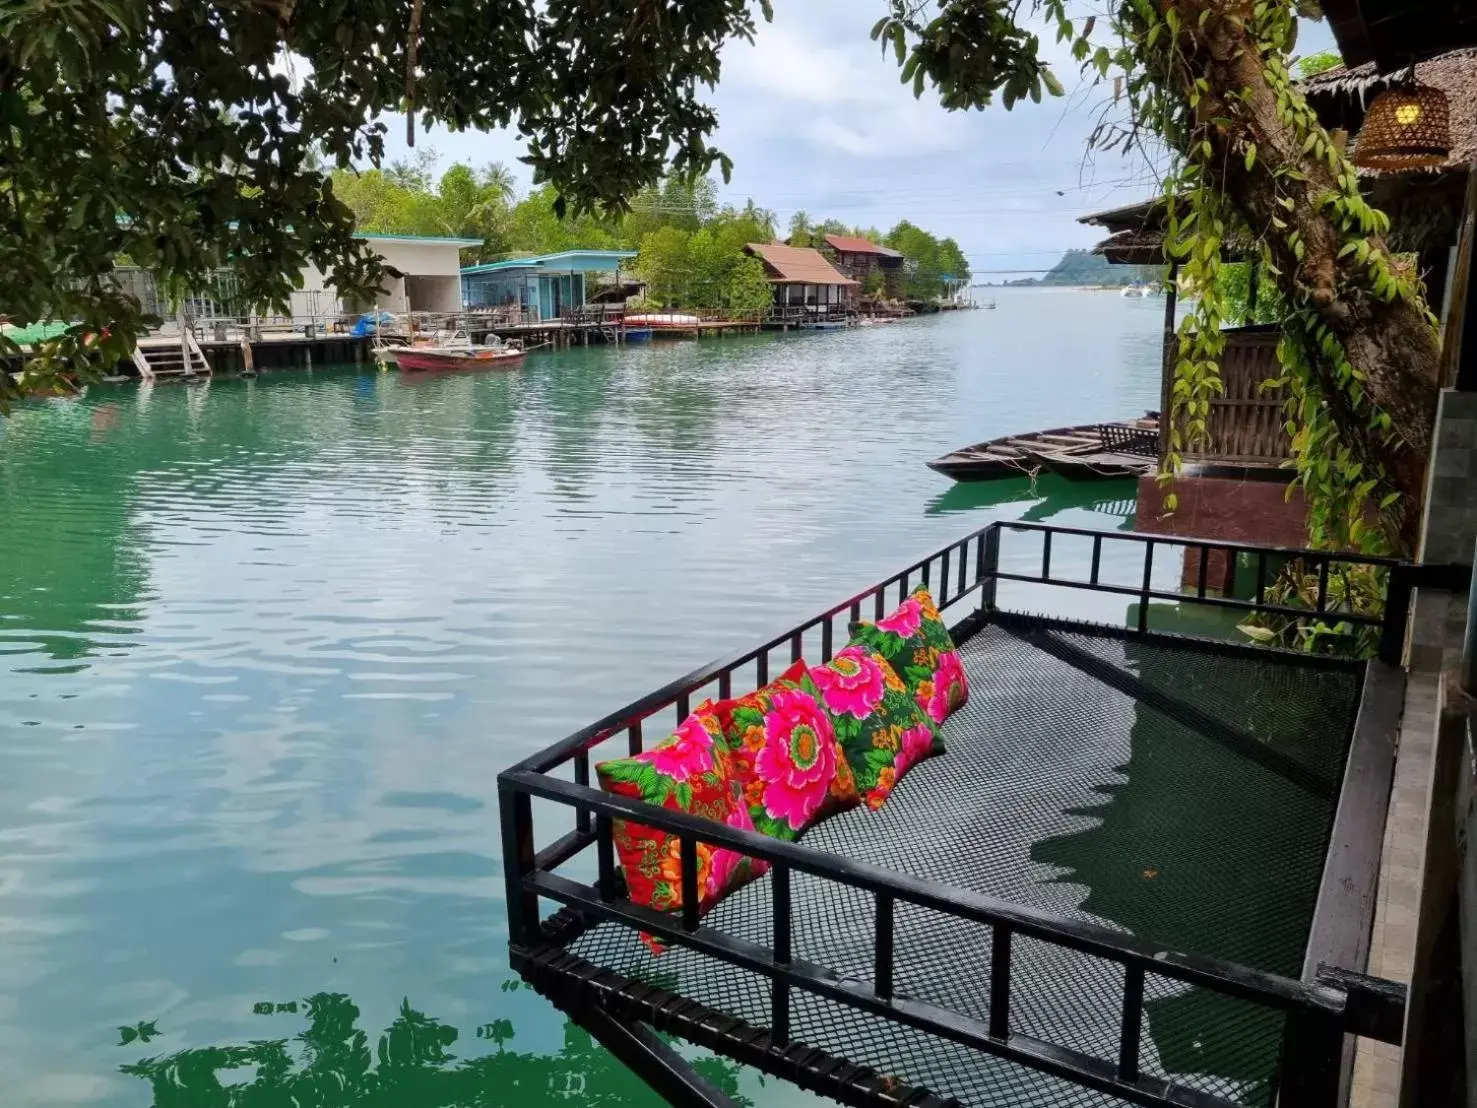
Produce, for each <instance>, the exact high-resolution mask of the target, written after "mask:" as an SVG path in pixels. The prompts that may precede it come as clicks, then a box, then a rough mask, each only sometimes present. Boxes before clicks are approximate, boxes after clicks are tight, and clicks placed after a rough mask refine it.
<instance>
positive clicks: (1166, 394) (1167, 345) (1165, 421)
mask: <svg viewBox="0 0 1477 1108" xmlns="http://www.w3.org/2000/svg"><path fill="white" fill-rule="evenodd" d="M1179 272H1180V263H1179V262H1177V261H1175V262H1170V263H1169V277H1168V278H1167V279H1166V282H1165V285H1166V287H1165V290H1164V348H1163V352H1162V355H1161V357H1160V361H1161V362H1162V365H1161V366H1160V371H1159V376H1160V382H1159V461H1160V462H1161V463H1162V462H1163V461H1164V459H1165V458H1167V457H1168V456H1169V423H1170V420H1171V419H1172V418H1173V416H1172V409H1173V406H1174V363H1175V360H1176V358H1175V355H1176V354H1177V353H1178V347H1179V342H1178V340H1177V339H1176V337H1175V331H1174V308H1175V300H1176V298H1177V297H1178V296H1179V284H1178V283H1177V282H1176V280H1175V279H1176V278H1177V277H1178V276H1179Z"/></svg>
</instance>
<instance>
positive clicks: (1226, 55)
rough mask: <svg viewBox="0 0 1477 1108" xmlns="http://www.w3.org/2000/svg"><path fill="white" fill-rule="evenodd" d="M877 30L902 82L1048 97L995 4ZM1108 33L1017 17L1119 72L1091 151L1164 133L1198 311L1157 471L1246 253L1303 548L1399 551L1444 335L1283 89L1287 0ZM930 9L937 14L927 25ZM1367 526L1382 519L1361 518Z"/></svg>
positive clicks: (950, 90) (1061, 2)
mask: <svg viewBox="0 0 1477 1108" xmlns="http://www.w3.org/2000/svg"><path fill="white" fill-rule="evenodd" d="M891 7H892V11H891V14H890V15H888V16H887V17H885V18H883V19H882V20H880V21H879V22H878V23H877V25H876V27H875V28H874V29H873V37H874V38H875V39H878V40H880V41H881V42H882V43H883V45H884V48H885V49H886V48H890V49H892V50H893V51H895V53H896V56H897V60H898V62H899V64H900V65H901V66H902V76H903V79H904V80H905V81H909V82H911V83H912V84H913V87H914V90H915V92H917V93H921V92H922V91H923V89H924V88H925V87H926V86H927V85H929V84H932V85H935V86H937V88H938V89H939V90H940V94H941V98H942V101H943V103H944V105H945V106H946V107H950V108H971V107H972V108H983V107H985V106H987V105H989V104H991V103H993V102H994V100H995V99H996V97H997V96H998V97H999V99H1000V100H1001V101H1002V102H1003V103H1004V105H1005V106H1006V107H1007V108H1008V107H1010V106H1012V105H1013V104H1014V103H1016V102H1017V101H1020V100H1023V99H1027V98H1029V99H1031V100H1035V101H1039V100H1040V99H1041V98H1042V95H1043V93H1046V94H1051V95H1056V94H1059V93H1060V92H1061V85H1060V83H1059V81H1058V80H1057V78H1056V77H1055V76H1054V75H1053V74H1052V73H1051V70H1050V68H1049V67H1048V66H1047V65H1046V64H1045V63H1044V62H1043V61H1042V60H1041V57H1040V42H1039V40H1038V38H1037V37H1036V36H1035V35H1034V34H1032V33H1030V31H1029V30H1028V29H1027V28H1025V27H1024V26H1022V25H1021V24H1020V23H1019V22H1018V21H1017V16H1018V15H1019V14H1021V12H1022V5H1017V4H1002V3H999V2H998V0H942V2H941V3H939V4H937V5H933V4H926V3H919V2H918V0H891ZM1108 7H1109V18H1108V20H1107V21H1106V22H1107V24H1108V30H1109V36H1110V41H1108V42H1106V43H1102V42H1098V41H1095V40H1094V39H1093V33H1094V31H1095V30H1096V24H1097V19H1096V18H1092V17H1090V18H1088V19H1086V20H1083V21H1081V22H1076V23H1074V22H1073V21H1072V20H1071V19H1070V18H1069V17H1068V12H1067V7H1066V3H1065V0H1034V2H1032V3H1031V4H1029V5H1026V6H1025V7H1024V10H1025V11H1027V12H1029V13H1030V14H1032V15H1034V16H1036V17H1037V18H1038V19H1044V20H1045V22H1046V24H1047V25H1048V26H1051V27H1054V28H1055V29H1056V33H1057V38H1058V41H1065V42H1069V43H1070V44H1071V48H1072V53H1073V55H1074V57H1076V58H1077V59H1078V60H1079V61H1080V62H1081V63H1083V68H1084V72H1087V73H1089V74H1094V73H1095V74H1096V75H1097V77H1098V78H1099V79H1102V80H1107V79H1109V78H1110V77H1111V78H1114V79H1116V80H1118V81H1121V83H1122V84H1121V87H1122V89H1123V91H1124V92H1125V93H1126V97H1125V104H1126V106H1127V116H1126V118H1125V119H1124V121H1123V122H1122V124H1121V125H1116V126H1104V127H1102V128H1100V129H1099V131H1098V133H1097V135H1096V136H1095V140H1094V141H1095V142H1097V143H1098V144H1099V145H1100V146H1103V147H1107V148H1113V147H1119V148H1122V149H1125V150H1126V149H1129V148H1131V147H1133V146H1135V145H1142V144H1144V143H1145V142H1146V141H1150V140H1156V139H1157V140H1161V141H1162V142H1163V143H1164V144H1165V146H1166V147H1167V148H1168V151H1169V155H1170V158H1171V166H1170V171H1169V173H1168V175H1167V178H1166V181H1165V189H1164V195H1165V201H1166V203H1167V205H1168V206H1169V209H1170V219H1169V235H1168V241H1167V247H1168V249H1169V251H1170V252H1171V254H1172V255H1173V256H1174V257H1175V258H1177V259H1178V260H1179V261H1180V263H1181V266H1182V274H1183V278H1184V280H1185V281H1186V282H1187V283H1188V285H1189V286H1190V291H1191V292H1192V294H1193V295H1194V296H1195V298H1196V301H1195V304H1196V307H1195V310H1194V312H1193V313H1192V314H1191V316H1190V317H1189V318H1188V319H1187V320H1186V321H1185V323H1184V325H1183V326H1182V327H1181V330H1180V356H1179V359H1178V362H1177V365H1176V371H1175V372H1176V379H1175V389H1174V402H1175V408H1176V411H1177V414H1178V415H1179V416H1180V418H1177V419H1176V420H1175V422H1174V430H1173V433H1172V452H1171V456H1170V458H1169V466H1170V469H1171V470H1173V469H1174V468H1176V467H1177V466H1178V463H1179V458H1180V456H1181V452H1182V451H1183V449H1184V448H1185V447H1186V445H1188V443H1190V442H1193V441H1195V440H1197V439H1199V438H1202V437H1203V436H1204V434H1205V430H1206V418H1207V416H1208V413H1209V402H1210V399H1211V397H1212V396H1213V395H1214V394H1215V393H1216V392H1218V391H1219V389H1220V378H1219V369H1218V359H1219V356H1220V354H1221V350H1222V348H1223V345H1224V339H1223V337H1222V335H1221V332H1220V327H1221V324H1222V322H1223V321H1224V320H1226V319H1227V311H1226V309H1227V304H1226V298H1225V289H1224V282H1222V281H1220V280H1219V276H1220V271H1221V265H1222V249H1223V247H1226V246H1228V245H1230V244H1233V243H1236V244H1240V245H1242V246H1244V247H1246V248H1249V249H1251V250H1252V251H1254V252H1256V253H1258V254H1259V255H1260V256H1261V258H1262V259H1263V261H1264V264H1265V266H1266V268H1267V270H1268V271H1269V272H1270V273H1271V274H1273V275H1274V276H1275V278H1276V280H1277V285H1278V289H1279V291H1280V292H1281V293H1282V295H1283V297H1284V298H1285V301H1286V303H1287V305H1288V307H1289V314H1288V316H1287V317H1286V320H1285V323H1284V338H1283V341H1282V344H1281V347H1280V350H1279V354H1280V357H1281V361H1282V365H1283V367H1284V374H1283V379H1282V384H1283V387H1284V389H1285V392H1286V396H1287V412H1288V423H1289V429H1290V430H1291V431H1292V433H1293V446H1294V451H1295V454H1296V461H1297V467H1298V480H1299V481H1300V482H1301V483H1302V485H1303V487H1304V488H1305V490H1306V492H1307V494H1308V499H1309V504H1310V521H1309V522H1310V532H1311V536H1312V538H1313V540H1314V542H1315V543H1318V544H1322V545H1331V546H1356V547H1364V548H1366V549H1395V550H1401V551H1406V552H1408V551H1409V550H1410V549H1411V548H1412V545H1413V542H1414V538H1415V532H1416V528H1417V526H1418V521H1419V516H1420V504H1421V495H1422V491H1423V489H1422V484H1423V473H1424V466H1425V461H1426V458H1427V456H1428V454H1429V447H1430V435H1431V421H1432V414H1433V410H1434V404H1435V384H1436V376H1437V362H1438V355H1439V349H1438V339H1437V334H1436V328H1435V320H1434V319H1433V317H1432V316H1431V313H1430V311H1429V309H1428V308H1427V306H1426V304H1425V302H1424V299H1423V295H1422V289H1421V286H1420V283H1419V282H1418V281H1417V280H1416V279H1415V278H1414V276H1413V275H1412V274H1410V273H1409V272H1407V271H1406V270H1404V269H1403V268H1402V267H1401V266H1400V265H1399V264H1398V262H1397V260H1396V259H1395V258H1394V257H1393V256H1392V255H1391V253H1390V250H1389V248H1388V246H1387V245H1386V242H1385V238H1384V235H1385V232H1386V231H1387V230H1388V229H1389V220H1388V219H1387V218H1386V217H1385V216H1384V214H1383V213H1381V212H1378V211H1376V210H1374V209H1373V208H1371V207H1370V205H1369V204H1368V203H1367V202H1366V201H1365V200H1364V198H1363V196H1362V195H1361V193H1360V189H1359V180H1358V176H1357V174H1356V172H1355V170H1354V168H1353V166H1352V165H1350V163H1349V161H1348V160H1347V158H1345V156H1344V154H1343V152H1342V150H1341V149H1340V148H1339V146H1338V145H1337V144H1336V143H1335V142H1334V141H1333V140H1332V139H1331V138H1330V137H1329V135H1328V134H1327V133H1326V132H1325V131H1324V129H1323V127H1322V126H1321V125H1320V124H1319V122H1318V120H1317V118H1316V116H1315V115H1314V113H1313V111H1312V109H1311V108H1309V107H1308V105H1307V103H1306V101H1305V100H1304V99H1303V97H1302V95H1301V94H1300V93H1299V92H1298V91H1297V89H1296V88H1295V86H1294V83H1293V79H1292V76H1291V74H1290V72H1289V55H1290V52H1291V50H1292V46H1293V42H1294V39H1295V34H1296V21H1297V15H1298V6H1297V5H1296V4H1295V3H1293V0H1114V2H1113V3H1111V4H1110V5H1109V6H1108ZM930 11H936V12H937V14H936V16H934V17H933V18H928V13H929V12H930ZM1371 519H1378V521H1379V525H1378V526H1375V527H1370V526H1369V525H1368V524H1369V522H1370V521H1371Z"/></svg>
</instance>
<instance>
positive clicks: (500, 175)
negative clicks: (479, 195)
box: [477, 162, 518, 204]
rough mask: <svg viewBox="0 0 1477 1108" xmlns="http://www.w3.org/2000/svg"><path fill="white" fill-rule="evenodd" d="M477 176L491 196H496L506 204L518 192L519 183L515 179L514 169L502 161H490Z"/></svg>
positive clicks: (483, 188) (479, 182) (478, 181)
mask: <svg viewBox="0 0 1477 1108" xmlns="http://www.w3.org/2000/svg"><path fill="white" fill-rule="evenodd" d="M477 178H478V179H477V183H478V184H479V185H481V186H482V190H483V192H484V193H488V194H490V196H489V198H491V197H496V198H497V199H499V200H501V201H503V203H505V204H506V203H508V202H510V201H511V200H512V199H513V197H514V196H516V195H517V193H518V189H517V183H516V182H515V181H514V180H513V171H512V170H511V169H509V168H508V167H507V166H506V165H504V164H503V163H502V162H488V163H487V164H486V165H484V166H483V167H482V170H481V172H480V173H478V175H477Z"/></svg>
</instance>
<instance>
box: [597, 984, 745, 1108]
mask: <svg viewBox="0 0 1477 1108" xmlns="http://www.w3.org/2000/svg"><path fill="white" fill-rule="evenodd" d="M571 1015H573V1016H574V1017H575V1022H576V1023H578V1024H579V1025H580V1026H581V1027H583V1028H584V1029H585V1030H586V1031H588V1032H589V1033H590V1037H591V1038H593V1039H595V1040H596V1041H597V1042H598V1043H599V1044H600V1045H601V1046H603V1047H604V1048H605V1049H606V1050H608V1051H610V1053H612V1054H614V1055H615V1056H616V1057H617V1058H619V1059H620V1060H621V1062H622V1063H624V1064H625V1065H626V1067H627V1068H629V1069H630V1070H631V1071H632V1072H634V1073H635V1074H636V1075H637V1076H638V1077H640V1078H641V1080H643V1081H645V1082H646V1083H647V1084H648V1085H650V1086H651V1087H652V1088H653V1089H654V1090H656V1092H657V1093H658V1095H660V1096H661V1098H662V1099H663V1100H665V1101H666V1102H667V1103H668V1104H670V1105H672V1108H738V1103H737V1101H735V1100H734V1099H733V1098H732V1097H730V1096H729V1095H728V1094H727V1093H725V1092H724V1091H723V1090H722V1089H720V1088H718V1086H716V1085H714V1084H713V1083H712V1082H711V1081H709V1080H708V1079H707V1078H706V1077H704V1076H703V1075H702V1074H700V1073H698V1072H697V1070H696V1069H694V1068H693V1065H692V1063H691V1062H689V1061H688V1060H687V1059H686V1058H684V1057H682V1055H680V1054H678V1053H677V1052H676V1051H675V1050H673V1049H672V1047H671V1044H669V1043H667V1042H666V1041H664V1040H663V1039H662V1038H661V1036H659V1035H658V1034H657V1033H656V1032H655V1031H653V1030H652V1029H651V1028H649V1027H647V1026H646V1024H644V1023H622V1022H620V1021H619V1020H617V1019H616V1018H615V1017H614V1016H612V1015H610V1013H608V1012H606V1011H605V1010H604V1009H602V1008H596V1007H593V1006H591V1007H586V1008H584V1009H583V1010H582V1011H580V1012H578V1013H571Z"/></svg>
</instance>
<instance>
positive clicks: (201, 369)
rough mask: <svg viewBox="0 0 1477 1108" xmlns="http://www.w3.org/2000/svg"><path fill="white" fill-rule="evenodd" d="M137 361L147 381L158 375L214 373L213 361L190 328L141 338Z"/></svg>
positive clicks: (176, 375)
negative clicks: (208, 359)
mask: <svg viewBox="0 0 1477 1108" xmlns="http://www.w3.org/2000/svg"><path fill="white" fill-rule="evenodd" d="M133 364H134V367H135V368H136V369H137V370H138V375H139V377H141V378H142V379H143V380H145V381H152V380H154V379H155V378H157V377H196V376H199V375H202V374H203V375H205V376H209V375H210V362H208V361H207V360H206V358H205V354H204V352H203V351H202V350H201V349H200V345H199V344H198V343H197V342H196V341H195V336H194V335H192V334H190V333H189V332H188V331H186V332H185V333H184V336H183V338H181V336H179V335H150V336H148V337H147V338H141V339H139V340H138V343H137V345H135V346H134V348H133Z"/></svg>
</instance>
